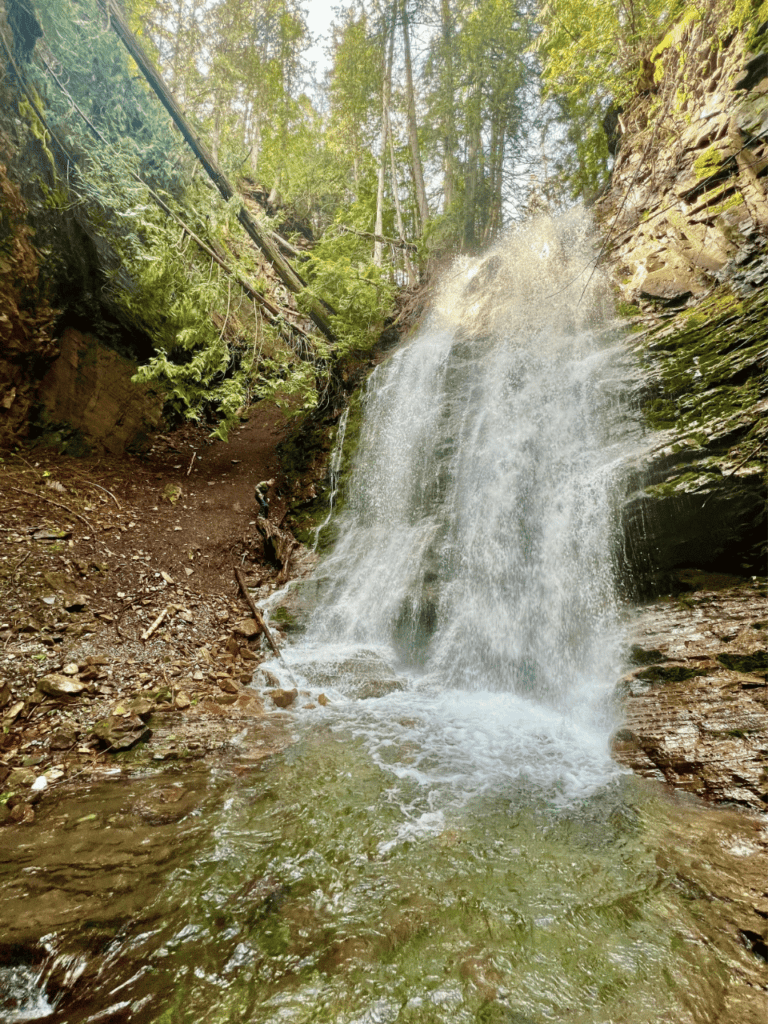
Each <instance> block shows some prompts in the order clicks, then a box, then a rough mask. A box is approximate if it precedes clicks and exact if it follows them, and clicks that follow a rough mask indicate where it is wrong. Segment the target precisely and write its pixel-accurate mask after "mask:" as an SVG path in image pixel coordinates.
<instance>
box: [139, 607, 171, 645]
mask: <svg viewBox="0 0 768 1024" xmlns="http://www.w3.org/2000/svg"><path fill="white" fill-rule="evenodd" d="M167 615H168V609H167V608H163V610H162V611H161V612H160V614H159V615H158V616H157V618H156V619H155V621H154V622H153V623H152V625H151V626H150V627H149V629H145V630H144V632H143V633H142V634H141V639H142V640H144V641H147V640H149V638H150V637H151V636H152V634H153V633H156V632H157V631H158V629H159V628H160V627H161V626H162V624H163V623H164V622H165V619H166V616H167Z"/></svg>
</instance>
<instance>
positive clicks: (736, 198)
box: [709, 192, 744, 217]
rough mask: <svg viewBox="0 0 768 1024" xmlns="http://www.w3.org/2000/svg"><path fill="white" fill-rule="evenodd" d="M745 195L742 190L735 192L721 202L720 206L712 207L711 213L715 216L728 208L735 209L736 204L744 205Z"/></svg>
mask: <svg viewBox="0 0 768 1024" xmlns="http://www.w3.org/2000/svg"><path fill="white" fill-rule="evenodd" d="M743 205H744V196H743V195H742V194H741V193H740V192H734V193H733V195H732V196H730V197H729V198H728V199H726V200H725V202H723V203H720V204H719V205H718V206H712V207H710V210H709V212H710V214H711V215H712V216H713V217H719V216H720V214H721V213H725V211H726V210H731V209H733V207H734V206H743Z"/></svg>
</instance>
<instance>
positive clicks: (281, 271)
mask: <svg viewBox="0 0 768 1024" xmlns="http://www.w3.org/2000/svg"><path fill="white" fill-rule="evenodd" d="M99 4H100V6H101V8H102V9H103V10H104V12H105V13H106V14H107V16H108V18H109V20H110V23H111V25H112V28H114V30H115V32H116V33H117V35H118V36H119V37H120V39H121V40H122V42H123V43H124V45H125V48H126V49H127V50H128V52H129V53H130V55H131V56H132V57H133V59H134V60H135V61H136V63H137V65H138V66H139V70H140V71H141V73H142V74H143V75H144V77H145V78H146V79H147V81H148V82H149V84H150V86H151V87H152V89H153V91H154V92H155V94H156V95H157V97H158V99H159V100H160V102H161V103H162V104H163V106H164V107H165V109H166V110H167V111H168V113H169V114H170V115H171V118H172V119H173V122H174V124H175V125H176V127H177V128H178V129H179V131H180V132H181V134H182V135H183V137H184V139H185V140H186V142H187V144H188V145H189V147H190V148H191V149H192V151H193V153H194V154H195V156H196V157H197V159H198V160H199V161H200V163H201V164H202V165H203V167H204V168H205V170H206V173H207V174H208V177H209V178H210V179H211V181H212V182H213V183H214V185H215V186H216V188H217V189H218V190H219V192H220V194H221V196H222V197H223V198H224V200H225V201H226V202H229V200H230V199H232V198H233V196H234V195H235V190H234V189H233V188H232V185H231V184H230V183H229V181H228V179H227V177H226V175H225V174H224V172H223V171H222V169H221V168H220V167H219V165H218V163H217V162H216V160H214V158H213V154H212V153H211V151H210V150H209V149H208V147H207V146H206V145H205V143H204V142H203V141H202V140H201V139H200V138H198V136H197V135H196V134H195V132H194V131H193V129H192V126H191V125H190V123H189V122H188V121H187V119H186V117H185V116H184V114H183V113H182V111H181V108H180V107H179V105H178V103H177V102H176V100H175V99H174V98H173V96H172V94H171V92H170V90H169V89H168V87H167V85H166V84H165V82H164V81H163V78H162V76H161V74H160V72H159V71H158V70H157V68H156V67H155V66H154V64H153V63H152V62H151V61H150V59H149V57H147V55H146V53H145V52H144V49H143V47H142V46H141V44H140V43H139V41H138V40H137V39H136V37H135V36H134V34H133V32H131V30H130V28H129V27H128V24H127V23H126V21H125V18H124V17H123V15H122V13H121V12H120V11H119V9H118V7H117V5H116V4H115V2H114V0H99ZM237 219H238V220H239V221H240V224H241V226H242V227H243V228H244V229H245V231H246V232H247V234H248V235H249V236H250V238H251V239H252V240H253V241H254V242H255V243H256V245H257V246H258V247H259V249H261V251H262V252H263V253H264V255H265V256H266V258H267V259H268V260H269V262H270V263H271V264H272V266H273V267H274V268H275V271H276V273H277V275H278V277H279V278H280V280H281V281H282V282H283V284H284V285H285V286H286V288H287V289H288V290H289V291H291V292H293V293H294V294H298V293H299V292H302V291H304V289H305V287H306V283H305V282H304V281H303V280H302V278H301V277H299V275H298V274H297V273H296V271H295V270H294V269H293V267H292V266H291V265H290V264H289V263H288V262H287V261H286V260H285V259H283V257H282V256H281V254H280V252H279V251H278V249H277V247H276V246H275V244H274V243H273V242H272V240H271V239H270V238H269V236H268V235H267V234H266V232H265V231H263V230H262V228H261V227H260V226H259V225H258V224H257V223H256V222H255V221H254V219H253V218H252V217H251V215H250V213H249V212H248V211H247V210H246V208H245V207H244V206H241V207H240V212H239V213H238V215H237ZM332 312H333V310H332V309H331V308H330V307H329V306H328V305H327V304H325V303H322V302H320V301H318V300H317V299H315V298H312V299H310V302H309V303H308V308H307V313H308V315H309V316H310V318H311V319H312V320H313V321H314V323H315V324H316V325H317V327H318V328H319V329H320V330H321V331H322V332H323V334H324V335H325V336H326V337H327V338H328V339H330V340H331V341H335V340H336V337H335V335H334V332H333V329H332V328H331V323H330V320H329V314H331V313H332Z"/></svg>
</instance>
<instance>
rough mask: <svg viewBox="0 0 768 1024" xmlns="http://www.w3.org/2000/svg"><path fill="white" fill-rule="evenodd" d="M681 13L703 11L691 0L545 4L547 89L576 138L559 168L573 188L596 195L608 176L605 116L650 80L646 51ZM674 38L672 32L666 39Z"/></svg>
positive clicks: (541, 40)
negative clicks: (687, 1) (692, 5)
mask: <svg viewBox="0 0 768 1024" xmlns="http://www.w3.org/2000/svg"><path fill="white" fill-rule="evenodd" d="M684 12H685V13H684ZM681 14H683V18H684V19H688V18H689V17H691V16H695V8H688V9H687V10H686V7H685V4H684V2H683V0H672V2H669V0H639V2H633V3H632V4H630V5H625V4H623V3H621V4H617V3H614V2H613V0H547V2H545V3H544V4H543V6H542V8H541V11H540V13H539V18H538V21H539V25H540V33H539V36H538V38H537V41H536V51H537V53H538V55H539V57H540V59H541V60H542V67H543V71H542V80H543V86H544V95H545V97H547V98H549V99H550V101H551V102H553V103H554V104H555V107H556V110H557V112H558V120H560V122H561V123H562V124H563V126H564V127H565V128H566V131H567V141H568V143H569V145H568V146H566V147H565V151H564V153H563V154H562V155H561V158H560V161H559V167H558V170H559V174H560V177H561V180H562V181H563V183H564V185H565V186H566V187H567V188H568V189H569V191H570V192H571V194H572V195H574V196H575V195H588V194H590V193H592V192H594V191H595V190H596V189H597V188H599V187H600V186H601V185H602V184H603V183H604V181H605V178H606V175H607V171H608V146H607V139H606V136H605V131H604V129H603V124H602V122H603V118H604V116H605V114H606V112H607V110H608V108H609V107H610V106H611V104H613V105H615V106H618V107H620V106H621V105H622V104H624V103H626V102H627V101H628V100H629V99H630V97H631V96H633V95H634V94H635V92H636V91H637V89H638V87H640V88H642V87H643V85H642V81H643V77H644V75H645V74H647V68H646V67H645V66H644V64H643V58H646V59H647V57H648V54H649V52H650V51H651V50H653V47H654V44H655V43H656V42H657V41H658V40H659V39H661V38H662V37H663V35H664V33H665V32H666V31H667V30H668V29H669V27H670V26H672V25H674V24H675V23H676V22H677V20H678V19H679V17H680V15H681ZM672 41H673V40H672V38H671V36H669V37H668V38H667V42H666V45H667V46H669V45H670V44H671V43H672ZM662 45H663V44H662ZM646 87H647V86H646Z"/></svg>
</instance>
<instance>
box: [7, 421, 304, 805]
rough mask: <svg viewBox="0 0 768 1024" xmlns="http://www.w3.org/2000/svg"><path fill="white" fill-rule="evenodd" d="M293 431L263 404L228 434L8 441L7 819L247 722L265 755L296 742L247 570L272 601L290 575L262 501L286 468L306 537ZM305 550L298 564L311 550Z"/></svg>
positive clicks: (208, 755) (281, 507)
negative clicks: (263, 689)
mask: <svg viewBox="0 0 768 1024" xmlns="http://www.w3.org/2000/svg"><path fill="white" fill-rule="evenodd" d="M284 432H285V421H284V418H283V414H282V413H281V412H280V411H279V410H277V409H276V408H275V407H274V406H267V405H266V404H264V403H262V404H261V405H259V406H256V408H255V410H254V411H253V412H252V414H251V418H250V419H249V420H248V422H246V423H244V424H243V425H242V426H241V428H240V429H239V430H237V431H235V434H234V437H232V438H231V440H230V443H229V444H228V445H225V444H223V443H221V442H212V441H211V439H210V438H209V437H208V436H207V431H206V430H205V429H204V428H198V427H195V426H192V425H189V426H187V427H184V428H183V429H181V430H179V431H176V432H175V433H174V434H173V440H171V439H170V438H166V437H157V438H156V439H155V443H154V447H153V449H152V450H151V451H150V452H149V453H148V454H147V455H145V456H143V457H136V456H119V457H112V456H109V455H101V456H89V457H87V458H83V459H74V458H71V457H68V456H62V455H59V454H57V453H56V452H54V451H51V450H49V449H42V448H36V449H32V448H29V447H26V446H24V447H21V446H20V447H18V448H17V449H16V450H15V451H11V452H2V453H0V593H2V601H1V602H0V824H9V825H10V824H30V823H32V822H33V821H34V818H35V807H36V806H37V804H38V803H39V801H40V800H41V799H46V800H48V799H50V798H52V795H53V794H55V793H56V792H57V790H58V789H59V788H60V787H61V786H63V785H66V784H69V783H70V782H72V783H75V784H76V783H77V782H78V781H84V782H85V781H89V780H91V779H93V778H94V776H99V775H104V774H108V773H114V771H115V769H116V766H119V768H120V769H121V770H122V771H130V770H133V769H134V768H136V769H139V768H141V769H142V770H146V768H147V766H148V765H151V764H152V763H155V762H167V761H179V762H188V761H190V760H199V759H201V758H202V759H209V760H210V759H217V758H218V756H219V755H221V754H223V753H225V752H226V750H227V749H228V747H229V745H230V744H231V742H232V739H233V737H234V736H235V735H236V734H237V733H239V732H241V731H242V728H243V724H246V725H248V728H249V729H250V730H251V731H252V730H253V729H256V730H257V733H258V737H259V738H258V740H255V741H254V743H255V746H256V748H257V749H256V750H255V754H254V756H255V755H258V758H259V759H260V758H263V757H268V756H269V755H270V754H271V753H273V752H275V751H277V750H279V749H282V747H283V746H285V744H286V743H287V742H288V733H287V729H286V726H285V724H284V722H283V721H282V719H283V717H284V716H281V715H280V714H278V713H276V708H275V706H274V704H273V703H272V702H271V701H270V702H269V708H267V709H265V706H264V703H263V702H262V700H261V699H260V697H259V696H258V695H257V693H256V692H255V691H253V690H250V689H249V684H250V682H251V680H252V677H253V673H254V671H255V669H256V668H257V667H258V666H259V665H260V664H261V662H262V661H264V660H265V658H266V657H268V656H271V652H270V650H269V647H268V645H267V642H266V639H265V637H264V631H263V629H262V626H261V624H260V623H259V622H258V621H257V618H255V617H254V616H253V614H252V607H249V603H246V601H245V600H244V599H243V596H242V594H240V593H239V589H238V583H237V580H236V578H235V574H234V568H235V567H236V566H237V567H238V568H239V569H240V570H241V571H242V573H243V574H244V575H243V579H244V580H245V581H246V585H247V590H248V593H249V594H250V593H254V594H255V595H256V598H257V600H258V599H259V597H264V596H266V595H267V594H268V593H270V592H271V591H272V590H273V589H275V587H276V586H277V585H278V580H280V582H282V580H283V579H284V577H285V573H284V566H282V565H280V564H279V562H278V563H276V562H275V560H274V559H271V560H270V561H268V562H267V561H264V562H262V561H259V560H258V557H257V558H254V552H258V551H259V550H262V549H263V536H261V535H257V531H256V527H255V520H256V517H255V515H254V511H255V510H254V506H253V484H254V481H257V480H260V479H263V478H265V477H270V478H271V477H275V478H276V479H277V486H276V495H275V498H274V499H273V501H272V503H271V507H270V515H271V516H272V517H274V520H275V522H274V523H273V524H272V525H273V526H274V527H275V530H276V531H278V532H279V534H280V535H281V536H284V537H288V538H289V537H290V534H288V533H287V531H285V530H284V528H283V526H282V523H283V519H284V517H285V512H286V507H287V506H286V499H285V497H284V493H282V492H284V491H285V487H284V481H283V479H282V477H281V474H280V467H279V463H278V460H277V456H276V454H275V447H276V444H277V443H278V442H279V440H280V439H281V438H282V436H283V435H284ZM180 452H181V453H182V454H184V455H185V457H184V459H183V460H182V459H181V458H180V455H179V453H180ZM182 480H183V484H182ZM51 482H55V483H56V485H57V486H56V487H55V488H51V487H50V486H49V485H50V483H51ZM209 485H210V486H209ZM54 495H55V498H54ZM65 506H66V507H65ZM294 544H295V542H292V543H288V544H287V550H290V552H291V554H292V564H291V571H292V573H293V574H294V575H299V574H301V573H302V572H303V571H306V569H307V568H308V566H309V565H310V564H311V561H312V559H311V557H307V555H306V553H302V552H301V551H299V550H298V548H297V547H296V548H294V546H293V545H294ZM272 632H273V640H274V641H275V645H277V644H279V643H280V642H281V641H282V635H281V634H280V632H279V630H276V629H275V628H274V627H272ZM254 735H255V734H254Z"/></svg>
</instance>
